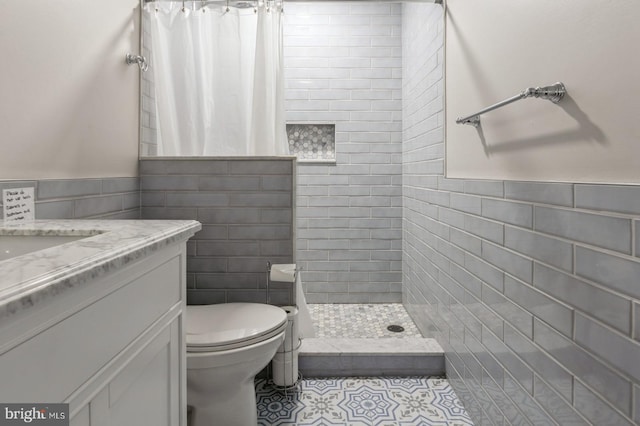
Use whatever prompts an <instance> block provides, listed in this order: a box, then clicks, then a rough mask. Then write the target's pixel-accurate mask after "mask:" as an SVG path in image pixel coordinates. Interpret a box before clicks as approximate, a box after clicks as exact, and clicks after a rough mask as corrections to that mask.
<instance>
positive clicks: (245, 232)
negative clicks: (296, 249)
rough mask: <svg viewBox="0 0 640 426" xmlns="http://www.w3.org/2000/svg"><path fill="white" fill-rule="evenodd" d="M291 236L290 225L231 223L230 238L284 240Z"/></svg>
mask: <svg viewBox="0 0 640 426" xmlns="http://www.w3.org/2000/svg"><path fill="white" fill-rule="evenodd" d="M290 237H291V227H290V226H288V225H229V239H230V240H253V241H255V240H282V239H287V238H290Z"/></svg>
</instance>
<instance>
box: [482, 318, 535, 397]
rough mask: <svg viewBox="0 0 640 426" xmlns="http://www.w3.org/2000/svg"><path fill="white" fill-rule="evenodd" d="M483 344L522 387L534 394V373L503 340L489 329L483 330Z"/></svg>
mask: <svg viewBox="0 0 640 426" xmlns="http://www.w3.org/2000/svg"><path fill="white" fill-rule="evenodd" d="M482 344H483V345H484V346H485V347H486V348H487V349H488V350H489V351H490V352H491V354H493V356H494V357H495V358H496V359H497V360H498V361H499V362H500V363H501V364H502V365H504V367H505V368H506V369H507V371H509V373H510V374H511V376H512V377H513V378H514V379H515V380H516V381H517V382H518V383H520V385H521V386H522V387H523V388H524V389H526V390H527V392H528V393H530V394H533V371H532V370H531V369H530V368H529V367H528V366H527V365H526V364H525V363H524V362H522V361H521V360H520V358H518V356H517V355H516V354H515V352H513V350H511V348H509V347H508V346H507V345H505V344H504V343H503V342H502V340H500V339H499V338H498V337H496V336H495V335H494V334H493V333H491V332H490V331H489V330H488V329H487V328H483V329H482ZM504 377H505V378H506V377H507V375H506V374H505V375H504Z"/></svg>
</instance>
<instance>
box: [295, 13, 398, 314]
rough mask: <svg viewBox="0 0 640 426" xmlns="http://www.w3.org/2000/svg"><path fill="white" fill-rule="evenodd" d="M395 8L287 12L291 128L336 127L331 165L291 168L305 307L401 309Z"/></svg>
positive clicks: (396, 25) (298, 259)
mask: <svg viewBox="0 0 640 426" xmlns="http://www.w3.org/2000/svg"><path fill="white" fill-rule="evenodd" d="M400 11H401V8H400V4H383V3H366V2H353V3H349V2H345V3H342V2H334V3H297V4H296V3H291V4H289V3H288V4H287V5H286V8H285V27H284V31H285V38H284V46H285V47H284V53H285V78H286V83H285V85H286V86H285V87H286V91H285V95H286V111H287V122H289V123H318V122H320V123H335V128H336V162H335V164H309V163H302V162H301V163H299V164H298V178H297V250H296V257H297V261H298V263H299V264H300V265H301V266H302V267H303V273H302V279H303V283H304V286H305V292H306V295H307V300H308V301H310V302H312V303H381V302H399V301H400V300H401V283H400V281H401V272H400V267H401V262H400V258H401V250H400V249H401V241H400V238H401V219H400V217H401V183H402V176H401V165H400V160H401V154H400V152H401V149H402V145H401V111H400V110H401V92H400V88H401V69H400V67H401V46H400V22H401V16H400Z"/></svg>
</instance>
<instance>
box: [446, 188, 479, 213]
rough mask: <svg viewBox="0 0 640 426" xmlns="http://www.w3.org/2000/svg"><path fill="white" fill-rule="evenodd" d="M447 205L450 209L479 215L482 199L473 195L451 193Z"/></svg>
mask: <svg viewBox="0 0 640 426" xmlns="http://www.w3.org/2000/svg"><path fill="white" fill-rule="evenodd" d="M449 200H450V202H449V205H450V207H451V208H452V209H455V210H461V211H463V212H466V213H472V214H476V215H480V211H481V200H482V198H480V197H476V196H473V195H465V194H456V193H451V195H450V197H449Z"/></svg>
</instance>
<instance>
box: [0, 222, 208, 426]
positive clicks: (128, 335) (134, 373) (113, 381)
mask: <svg viewBox="0 0 640 426" xmlns="http://www.w3.org/2000/svg"><path fill="white" fill-rule="evenodd" d="M199 229H200V224H199V223H198V222H195V221H177V220H174V221H170V220H167V221H165V220H163V221H144V220H139V221H138V220H132V221H126V220H117V221H115V220H114V221H99V220H96V221H92V220H53V221H35V222H32V223H29V224H20V225H12V224H8V223H5V224H3V223H2V222H1V221H0V401H1V402H2V403H11V402H16V403H58V402H67V403H69V410H70V418H71V425H74V426H80V425H92V426H96V425H114V426H126V425H132V426H133V425H136V426H139V425H154V426H161V425H167V426H176V425H183V426H184V425H186V406H187V405H186V388H185V384H186V379H185V373H186V364H185V362H186V360H185V353H186V350H185V340H184V334H183V315H184V309H185V304H186V301H185V297H186V296H185V293H186V282H185V280H186V241H187V239H188V238H189V237H191V236H192V235H193V234H194V233H195V232H197V231H198V230H199ZM3 240H5V241H6V242H3ZM42 247H48V248H44V249H43V248H42Z"/></svg>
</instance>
